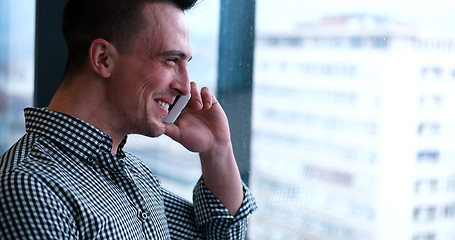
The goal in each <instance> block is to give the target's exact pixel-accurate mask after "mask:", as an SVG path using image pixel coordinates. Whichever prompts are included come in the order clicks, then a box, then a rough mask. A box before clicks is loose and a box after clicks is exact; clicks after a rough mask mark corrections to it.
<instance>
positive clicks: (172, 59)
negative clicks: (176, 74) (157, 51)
mask: <svg viewBox="0 0 455 240" xmlns="http://www.w3.org/2000/svg"><path fill="white" fill-rule="evenodd" d="M178 61H179V59H178V58H168V59H166V62H168V63H173V64H175V63H177V62H178Z"/></svg>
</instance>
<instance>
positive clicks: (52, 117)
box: [0, 0, 256, 239]
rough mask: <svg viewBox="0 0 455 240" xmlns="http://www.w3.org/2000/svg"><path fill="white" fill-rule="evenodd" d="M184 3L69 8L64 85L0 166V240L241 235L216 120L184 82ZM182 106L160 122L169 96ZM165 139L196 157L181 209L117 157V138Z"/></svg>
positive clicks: (211, 100) (243, 215)
mask: <svg viewBox="0 0 455 240" xmlns="http://www.w3.org/2000/svg"><path fill="white" fill-rule="evenodd" d="M194 2H195V0H193V1H182V0H180V1H177V0H148V1H147V0H96V1H94V0H70V1H69V2H68V3H67V5H66V7H65V11H64V18H63V19H64V22H63V23H64V24H63V32H64V35H65V39H66V42H67V46H68V53H69V54H68V55H69V56H68V62H67V68H66V71H65V75H64V78H63V80H62V83H61V84H60V86H59V88H58V90H57V92H56V93H55V95H54V97H53V99H52V101H51V103H50V105H49V106H48V108H43V109H36V108H28V109H26V110H25V115H26V129H27V133H26V134H25V136H24V137H23V138H21V139H20V140H19V141H18V142H17V143H16V144H15V145H14V146H13V147H12V148H11V149H10V150H8V151H7V152H6V153H5V154H4V155H3V157H2V158H1V160H0V214H1V215H0V227H1V228H0V238H1V239H241V238H244V237H245V232H246V225H247V217H248V216H249V215H250V214H251V213H252V212H253V211H254V210H255V208H256V206H255V203H254V200H253V197H252V196H251V193H250V192H249V190H248V189H247V188H246V187H245V185H244V184H243V183H242V181H241V179H240V176H239V172H238V168H237V165H236V163H235V159H234V154H233V151H232V145H231V140H230V134H229V127H228V122H227V118H226V116H225V114H224V111H223V110H222V108H221V106H220V104H219V103H218V102H217V99H216V98H215V96H214V94H213V93H212V92H211V91H210V90H209V89H208V88H202V89H199V88H198V86H197V84H196V83H194V82H191V83H190V82H189V79H188V73H187V63H188V61H189V60H190V59H191V47H190V42H189V30H188V26H187V23H186V20H185V15H184V10H186V9H189V8H191V7H192V6H193V5H194ZM190 93H191V96H192V97H191V99H190V101H189V103H188V106H187V107H186V108H185V109H184V111H183V112H182V114H181V116H180V117H179V118H178V119H177V121H176V122H175V124H171V125H167V124H165V123H164V122H163V120H164V118H165V117H166V115H167V114H168V107H169V105H170V104H171V103H172V102H173V101H174V99H175V98H176V96H177V95H188V94H190ZM133 133H134V134H143V135H146V136H150V137H156V136H159V135H162V134H166V135H168V136H170V137H171V138H172V139H174V140H175V141H177V142H179V143H181V144H182V145H183V146H185V147H186V148H187V149H188V150H190V151H194V152H199V156H200V161H201V166H202V172H203V173H202V177H201V179H200V180H199V182H198V183H197V185H196V187H195V189H194V198H193V200H194V203H193V204H191V203H189V202H187V201H185V200H183V199H182V198H180V197H177V196H176V195H174V194H172V193H170V192H169V191H167V190H166V189H164V188H163V187H162V186H160V183H159V182H158V180H157V179H156V178H155V177H154V175H153V174H152V173H151V171H150V170H149V169H148V168H147V167H146V166H145V165H144V164H143V163H142V162H141V161H140V160H138V159H137V158H135V157H134V156H132V155H131V154H129V153H127V152H125V151H123V149H122V147H123V146H124V144H125V142H126V136H127V135H128V134H133Z"/></svg>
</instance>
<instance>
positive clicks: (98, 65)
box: [89, 38, 115, 78]
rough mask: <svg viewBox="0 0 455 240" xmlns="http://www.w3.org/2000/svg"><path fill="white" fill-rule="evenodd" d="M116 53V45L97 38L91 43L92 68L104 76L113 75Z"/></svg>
mask: <svg viewBox="0 0 455 240" xmlns="http://www.w3.org/2000/svg"><path fill="white" fill-rule="evenodd" d="M113 54H115V47H114V46H113V45H112V44H110V43H109V42H108V41H106V40H104V39H101V38H97V39H95V40H93V42H92V44H91V45H90V50H89V58H90V68H91V69H92V70H93V71H94V72H95V73H97V74H98V75H99V76H100V77H102V78H109V77H110V76H111V73H112V70H113V67H114V61H113Z"/></svg>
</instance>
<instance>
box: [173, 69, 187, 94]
mask: <svg viewBox="0 0 455 240" xmlns="http://www.w3.org/2000/svg"><path fill="white" fill-rule="evenodd" d="M171 88H172V89H174V90H175V91H177V92H178V94H180V95H184V96H185V95H188V94H190V92H191V85H190V77H189V74H188V67H187V66H186V64H185V66H182V67H181V68H180V69H179V71H178V72H177V74H176V77H175V79H174V81H172V83H171Z"/></svg>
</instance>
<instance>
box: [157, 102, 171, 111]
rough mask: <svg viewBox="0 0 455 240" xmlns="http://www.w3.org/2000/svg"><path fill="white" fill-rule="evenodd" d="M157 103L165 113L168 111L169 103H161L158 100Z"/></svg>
mask: <svg viewBox="0 0 455 240" xmlns="http://www.w3.org/2000/svg"><path fill="white" fill-rule="evenodd" d="M157 102H158V104H159V105H160V106H161V107H162V108H163V109H165V110H166V111H169V103H167V102H163V101H160V100H158V101H157Z"/></svg>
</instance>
